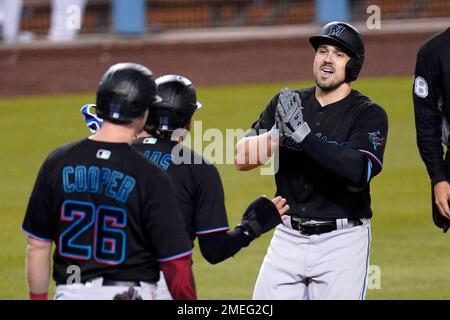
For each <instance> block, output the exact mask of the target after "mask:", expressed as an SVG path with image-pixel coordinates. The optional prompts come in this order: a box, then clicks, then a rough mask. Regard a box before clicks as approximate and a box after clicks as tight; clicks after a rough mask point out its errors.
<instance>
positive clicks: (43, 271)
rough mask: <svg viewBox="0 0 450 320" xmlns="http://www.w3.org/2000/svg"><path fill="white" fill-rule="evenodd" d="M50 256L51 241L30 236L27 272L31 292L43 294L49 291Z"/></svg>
mask: <svg viewBox="0 0 450 320" xmlns="http://www.w3.org/2000/svg"><path fill="white" fill-rule="evenodd" d="M50 256H51V243H50V242H42V241H39V240H35V239H31V238H29V240H28V245H27V249H26V274H27V284H28V290H29V292H30V294H35V295H41V294H46V293H47V292H48V287H49V279H50Z"/></svg>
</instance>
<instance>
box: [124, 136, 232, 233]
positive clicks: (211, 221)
mask: <svg viewBox="0 0 450 320" xmlns="http://www.w3.org/2000/svg"><path fill="white" fill-rule="evenodd" d="M133 147H134V148H136V149H137V150H139V151H141V152H142V153H143V154H144V155H145V156H146V157H147V158H148V159H149V160H151V161H153V162H154V163H156V164H158V165H159V166H160V167H161V168H163V169H164V170H166V172H167V173H168V175H169V177H170V178H171V179H172V182H173V184H174V186H175V191H176V200H178V206H179V208H180V212H181V215H182V217H183V219H184V222H185V225H186V227H187V229H188V232H189V235H190V237H191V240H194V239H195V237H196V235H202V234H208V233H213V232H220V231H227V230H228V229H229V227H228V220H227V215H226V210H225V204H224V203H225V201H224V192H223V187H222V181H221V179H220V175H219V172H218V171H217V169H216V167H215V166H214V165H212V164H210V163H209V162H208V161H207V160H206V159H204V158H203V157H202V156H201V155H199V154H197V153H196V152H194V151H192V150H191V149H189V148H188V147H187V146H185V145H183V144H181V143H177V142H174V141H171V140H169V139H158V138H155V137H148V138H141V139H137V140H135V141H133Z"/></svg>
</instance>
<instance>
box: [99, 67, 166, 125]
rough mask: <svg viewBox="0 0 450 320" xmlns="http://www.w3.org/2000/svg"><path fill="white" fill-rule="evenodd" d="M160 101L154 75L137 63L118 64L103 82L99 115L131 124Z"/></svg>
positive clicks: (107, 72)
mask: <svg viewBox="0 0 450 320" xmlns="http://www.w3.org/2000/svg"><path fill="white" fill-rule="evenodd" d="M159 100H161V99H160V97H159V96H158V94H157V91H156V83H155V77H154V75H153V73H152V71H150V70H149V69H148V68H146V67H144V66H142V65H140V64H136V63H118V64H115V65H113V66H111V67H110V68H109V69H108V70H107V71H106V72H105V74H104V75H103V77H102V79H101V80H100V84H99V86H98V90H97V102H96V105H97V106H96V112H97V115H98V116H99V117H100V118H102V119H107V120H109V121H112V122H115V123H129V122H131V121H132V120H134V119H136V118H138V117H139V116H141V115H142V114H143V113H144V112H145V110H147V109H149V107H150V106H151V105H152V104H153V103H155V102H157V101H159Z"/></svg>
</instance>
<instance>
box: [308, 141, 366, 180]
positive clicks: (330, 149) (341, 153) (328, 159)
mask: <svg viewBox="0 0 450 320" xmlns="http://www.w3.org/2000/svg"><path fill="white" fill-rule="evenodd" d="M302 146H303V150H304V151H305V152H306V153H308V154H309V155H310V156H311V157H312V158H313V159H314V160H315V161H317V162H318V163H319V164H320V165H321V166H322V167H324V168H325V169H327V170H328V171H330V172H331V173H333V174H334V175H336V176H339V177H341V178H343V179H344V180H346V181H347V182H348V183H349V185H352V186H358V187H363V186H364V185H365V183H366V182H367V180H368V179H367V161H368V159H367V157H366V156H365V155H364V153H362V152H360V151H358V150H355V149H352V148H350V147H346V146H340V145H336V144H331V143H327V142H325V141H323V140H321V139H319V138H317V137H316V136H314V135H312V134H310V135H308V136H307V137H306V138H305V140H304V141H303V144H302Z"/></svg>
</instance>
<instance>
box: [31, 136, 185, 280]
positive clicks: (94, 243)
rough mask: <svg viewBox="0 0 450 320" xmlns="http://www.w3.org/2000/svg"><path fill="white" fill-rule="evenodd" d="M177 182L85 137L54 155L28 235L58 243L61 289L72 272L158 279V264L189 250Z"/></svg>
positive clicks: (120, 146)
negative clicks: (176, 195)
mask: <svg viewBox="0 0 450 320" xmlns="http://www.w3.org/2000/svg"><path fill="white" fill-rule="evenodd" d="M174 192H175V191H174V188H173V185H172V183H171V181H170V179H169V177H168V176H167V174H166V173H165V172H164V170H162V169H160V168H159V167H158V166H156V165H154V164H152V163H150V162H149V161H147V159H146V158H145V157H144V156H142V154H141V153H139V152H137V151H136V150H135V149H133V148H132V147H131V146H130V145H129V144H126V143H107V142H98V141H94V140H90V139H84V140H81V141H78V142H74V143H72V144H69V145H66V146H63V147H60V148H58V149H56V150H55V151H53V152H52V153H50V155H49V156H48V157H47V159H46V160H45V162H44V164H43V165H42V167H41V169H40V171H39V174H38V177H37V180H36V183H35V186H34V189H33V192H32V194H31V197H30V200H29V204H28V208H27V211H26V215H25V219H24V222H23V230H24V231H25V232H26V233H27V234H29V235H30V236H31V237H34V238H37V239H40V240H44V241H53V242H54V243H55V246H56V248H55V251H54V255H53V258H54V272H53V277H54V280H55V281H56V283H57V284H66V283H67V280H68V277H69V276H70V275H71V273H70V272H69V269H68V268H69V267H71V266H78V267H79V268H80V275H81V281H82V282H85V281H88V280H90V279H93V278H97V277H103V278H105V279H108V280H120V281H147V282H156V281H157V280H158V278H159V264H158V261H167V260H170V259H173V258H178V257H180V256H182V255H187V254H190V253H191V250H192V247H191V243H190V241H189V237H188V234H187V232H186V231H185V227H184V225H183V221H182V218H181V216H180V213H179V210H178V207H177V205H176V202H174V201H173V194H174Z"/></svg>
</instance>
